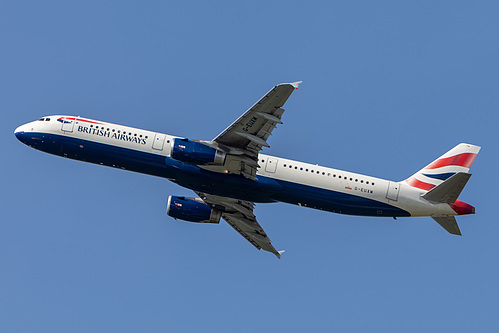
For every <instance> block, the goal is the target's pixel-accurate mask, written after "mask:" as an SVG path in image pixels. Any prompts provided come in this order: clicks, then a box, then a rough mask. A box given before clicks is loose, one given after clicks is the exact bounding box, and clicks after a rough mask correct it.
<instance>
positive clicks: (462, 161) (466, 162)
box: [425, 153, 476, 169]
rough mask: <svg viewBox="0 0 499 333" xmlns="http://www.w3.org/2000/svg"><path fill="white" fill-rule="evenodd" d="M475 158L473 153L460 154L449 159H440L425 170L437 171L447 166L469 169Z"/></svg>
mask: <svg viewBox="0 0 499 333" xmlns="http://www.w3.org/2000/svg"><path fill="white" fill-rule="evenodd" d="M475 157H476V154H474V153H462V154H459V155H455V156H451V157H445V158H440V159H438V160H436V161H435V162H433V163H431V164H430V165H428V166H427V167H426V168H425V169H437V168H441V167H444V166H449V165H456V166H462V167H465V168H470V167H471V165H472V164H473V161H474V160H475Z"/></svg>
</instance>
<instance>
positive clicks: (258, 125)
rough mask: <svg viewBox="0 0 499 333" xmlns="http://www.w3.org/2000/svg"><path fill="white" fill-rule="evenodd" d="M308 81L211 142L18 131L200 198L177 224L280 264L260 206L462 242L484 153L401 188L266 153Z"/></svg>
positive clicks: (135, 134) (30, 126)
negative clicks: (407, 224) (418, 222)
mask: <svg viewBox="0 0 499 333" xmlns="http://www.w3.org/2000/svg"><path fill="white" fill-rule="evenodd" d="M300 83H301V81H298V82H293V83H283V84H279V85H277V86H275V87H273V88H272V89H271V90H270V91H269V92H268V93H267V94H265V96H263V97H262V98H261V99H260V100H259V101H258V102H256V104H254V105H253V106H252V107H251V108H250V109H249V110H247V111H246V112H245V113H243V114H242V115H241V116H240V117H239V118H238V119H237V120H236V121H234V122H233V123H232V124H231V125H230V126H229V127H227V128H226V129H225V130H224V131H222V132H221V133H220V134H219V135H217V136H216V137H215V138H214V139H213V140H211V141H204V140H193V139H188V138H184V137H178V136H173V135H169V134H164V133H158V132H153V131H147V130H142V129H138V128H132V127H127V126H123V125H117V124H112V123H108V122H103V121H98V120H93V119H88V118H83V117H80V116H68V115H52V116H45V117H42V118H40V119H38V120H35V121H32V122H29V123H27V124H24V125H22V126H19V127H18V128H16V130H15V131H14V133H15V136H16V137H17V139H19V141H21V142H22V143H24V144H26V145H28V146H30V147H32V148H35V149H38V150H41V151H43V152H47V153H50V154H54V155H58V156H62V157H66V158H71V159H75V160H79V161H84V162H89V163H95V164H100V165H105V166H108V167H113V168H117V169H122V170H129V171H134V172H139V173H144V174H148V175H153V176H158V177H163V178H166V179H168V180H170V181H172V182H174V183H176V184H178V185H180V186H183V187H186V188H188V189H191V190H193V191H194V192H195V193H196V195H197V196H196V197H185V196H173V195H170V196H169V197H168V200H167V210H166V213H167V214H168V215H169V216H171V217H173V218H174V219H180V220H184V221H190V222H198V223H219V222H220V219H221V218H222V219H224V220H225V221H226V222H227V223H228V224H229V225H230V226H231V227H232V228H234V229H235V230H236V231H237V232H238V233H239V234H241V235H242V236H243V237H244V238H245V239H246V240H248V241H249V242H250V243H251V244H252V245H253V246H255V247H256V248H257V249H258V250H260V249H263V250H265V251H268V252H271V253H273V254H275V255H276V256H277V258H281V254H282V253H283V252H284V251H277V250H276V249H275V248H274V246H273V245H272V243H271V241H270V238H269V237H268V235H267V233H266V232H265V231H264V230H263V228H262V227H261V225H260V224H259V223H258V221H257V219H256V216H255V215H254V208H255V203H272V202H284V203H289V204H294V205H298V206H302V207H310V208H314V209H320V210H325V211H328V212H333V213H339V214H348V215H359V216H379V217H393V218H395V219H396V218H397V217H409V216H429V217H432V218H433V219H434V220H435V221H436V222H437V223H438V224H440V225H441V226H442V227H443V228H444V229H445V230H447V231H448V232H449V233H451V234H454V235H461V231H460V229H459V226H458V224H457V222H456V219H455V216H457V215H467V214H474V213H475V208H474V207H473V206H471V205H469V204H467V203H465V202H462V201H460V200H458V197H459V195H460V193H461V191H462V190H463V188H464V187H465V185H466V183H467V182H468V180H469V178H470V176H471V174H470V173H469V169H470V167H471V165H472V163H473V161H474V160H475V158H476V156H477V154H478V152H479V151H480V147H479V146H475V145H472V144H466V143H461V144H458V145H457V146H455V147H454V148H452V149H451V150H449V151H448V152H447V153H445V154H444V155H442V156H440V157H439V158H437V159H436V160H435V161H433V162H431V163H430V164H428V165H427V166H426V167H424V168H423V169H421V170H420V171H418V172H416V173H415V174H414V175H412V176H410V177H409V178H407V179H405V180H402V181H392V180H385V179H379V178H375V177H371V176H366V175H362V174H357V173H353V172H349V171H342V170H337V169H333V168H328V167H325V166H319V165H317V164H310V163H304V162H299V161H294V160H290V159H286V158H281V157H275V156H270V155H265V154H263V153H261V151H262V149H263V147H268V148H270V146H269V145H268V143H267V140H268V138H269V136H270V135H271V134H272V132H273V130H274V128H276V126H277V125H278V124H282V121H281V118H282V115H283V113H284V109H283V108H282V107H283V105H284V103H285V102H286V101H287V99H288V98H289V97H290V95H291V94H292V93H293V91H295V90H296V89H298V86H299V84H300Z"/></svg>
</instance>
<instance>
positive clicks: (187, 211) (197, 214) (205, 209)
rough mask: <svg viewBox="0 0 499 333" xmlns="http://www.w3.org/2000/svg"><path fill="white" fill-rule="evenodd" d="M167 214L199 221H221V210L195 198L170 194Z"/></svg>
mask: <svg viewBox="0 0 499 333" xmlns="http://www.w3.org/2000/svg"><path fill="white" fill-rule="evenodd" d="M166 214H168V215H169V216H171V217H173V218H174V219H181V220H184V221H190V222H198V223H219V222H220V216H221V215H222V214H221V212H219V211H216V210H213V209H212V208H211V207H210V206H208V205H207V204H205V203H204V202H201V201H198V200H196V199H194V198H186V197H177V196H173V195H170V196H169V197H168V204H167V207H166Z"/></svg>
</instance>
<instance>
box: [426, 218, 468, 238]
mask: <svg viewBox="0 0 499 333" xmlns="http://www.w3.org/2000/svg"><path fill="white" fill-rule="evenodd" d="M432 219H434V220H435V222H437V223H438V224H440V225H441V226H442V228H444V229H445V230H447V231H448V232H449V233H451V234H453V235H458V236H461V230H459V226H458V225H457V221H456V218H455V217H454V216H433V217H432Z"/></svg>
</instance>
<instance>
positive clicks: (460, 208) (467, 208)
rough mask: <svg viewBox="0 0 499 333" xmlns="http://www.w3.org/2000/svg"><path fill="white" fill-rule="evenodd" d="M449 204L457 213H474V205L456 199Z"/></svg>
mask: <svg viewBox="0 0 499 333" xmlns="http://www.w3.org/2000/svg"><path fill="white" fill-rule="evenodd" d="M449 206H450V207H451V208H452V209H453V210H454V211H455V212H456V213H457V215H468V214H475V207H473V206H472V205H470V204H467V203H466V202H463V201H461V200H456V201H455V202H454V203H450V204H449Z"/></svg>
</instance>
